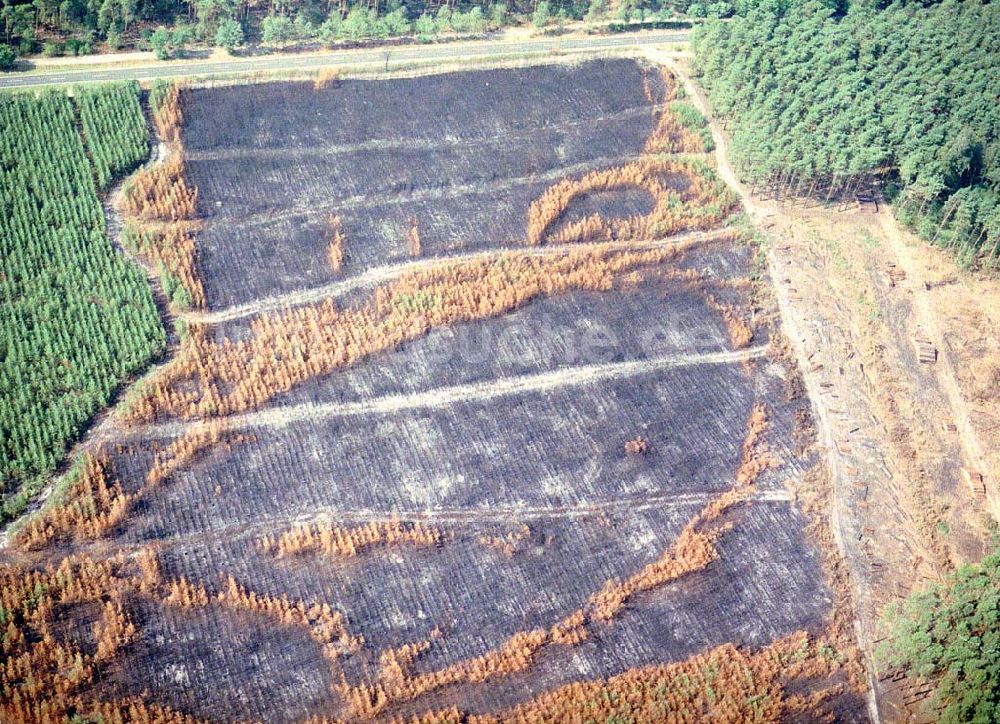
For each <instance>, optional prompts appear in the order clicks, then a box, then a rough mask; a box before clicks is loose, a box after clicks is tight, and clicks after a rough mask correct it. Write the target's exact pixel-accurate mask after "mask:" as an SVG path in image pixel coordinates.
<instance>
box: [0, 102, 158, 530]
mask: <svg viewBox="0 0 1000 724" xmlns="http://www.w3.org/2000/svg"><path fill="white" fill-rule="evenodd" d="M75 102H76V104H77V108H76V109H75V108H74V101H71V100H70V98H69V97H68V96H67V95H66V94H65V93H54V92H53V93H47V94H44V95H42V96H41V97H38V98H36V97H31V96H4V97H0V500H2V508H0V522H2V521H3V520H5V519H7V518H9V517H11V516H13V515H16V514H17V513H18V512H20V510H21V509H22V508H23V506H24V505H25V503H26V501H27V500H28V499H29V498H30V497H31V495H33V494H34V492H36V489H37V487H38V485H39V484H40V482H41V480H42V479H43V478H44V476H45V475H47V474H49V473H51V472H52V471H53V470H54V469H55V468H56V467H57V466H58V464H59V463H60V462H61V460H62V458H63V456H64V453H65V450H66V448H67V446H68V445H69V444H71V443H72V442H73V441H74V440H75V439H76V438H77V437H79V435H80V434H81V432H82V430H83V429H84V427H85V426H86V424H87V421H88V420H89V419H90V418H91V417H92V416H93V415H94V414H96V413H97V412H98V411H99V410H100V409H102V408H103V407H105V406H107V404H108V403H109V401H110V399H111V395H112V394H113V392H114V390H115V388H116V387H117V386H118V385H119V384H120V383H121V381H122V380H123V379H125V378H126V377H128V376H129V375H131V374H133V373H135V372H136V371H137V370H139V369H141V368H142V367H143V366H145V365H146V364H148V363H149V361H150V360H151V359H152V358H153V357H155V356H156V355H158V354H160V353H161V352H162V350H163V346H164V341H165V333H164V330H163V326H162V325H161V323H160V319H159V316H158V314H157V311H156V306H155V304H154V302H153V296H152V293H151V291H150V287H149V285H148V283H147V281H146V279H145V278H144V276H143V273H142V272H141V271H140V270H139V269H138V268H137V267H136V266H134V265H133V264H131V263H130V262H128V261H126V260H125V258H124V257H123V256H122V255H121V254H119V253H117V252H116V251H115V250H114V248H113V247H112V245H111V242H110V241H109V240H108V237H107V234H106V232H105V221H104V213H103V211H102V210H101V204H100V202H99V200H98V195H97V193H98V187H100V188H102V189H103V188H106V187H107V186H108V185H109V183H110V182H111V180H112V179H113V177H114V176H116V175H121V174H122V173H124V172H126V171H128V170H131V169H132V168H134V167H135V166H136V165H137V164H138V163H139V162H140V160H141V159H142V158H144V157H145V156H146V154H147V150H148V140H147V138H148V137H147V131H146V126H145V121H144V120H143V116H142V111H141V107H140V105H139V98H138V86H137V85H135V84H130V85H120V86H109V87H104V88H96V89H90V90H87V91H85V92H84V91H78V92H77V93H76V99H75ZM77 110H78V111H79V119H80V120H79V122H78V120H77ZM84 139H86V141H85V140H84ZM88 153H89V155H90V158H88ZM91 159H92V160H91Z"/></svg>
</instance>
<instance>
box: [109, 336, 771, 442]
mask: <svg viewBox="0 0 1000 724" xmlns="http://www.w3.org/2000/svg"><path fill="white" fill-rule="evenodd" d="M768 349H769V348H768V346H767V345H760V346H757V347H750V348H748V349H742V350H736V351H726V352H710V353H707V354H691V355H664V356H661V357H654V358H651V359H643V360H628V361H624V362H609V363H606V364H593V365H582V366H577V367H566V368H563V369H558V370H552V371H550V372H541V373H537V374H532V375H520V376H517V377H509V378H504V379H498V380H488V381H485V382H473V383H470V384H464V385H454V386H449V387H438V388H434V389H431V390H425V391H423V392H416V393H412V394H397V395H384V396H382V397H376V398H374V399H371V400H364V401H361V402H348V403H327V404H319V405H313V404H302V405H290V406H287V407H279V408H272V409H265V410H259V411H257V412H248V413H244V414H240V415H232V416H229V417H224V418H219V419H220V420H222V421H224V423H225V425H226V430H227V431H231V430H239V429H246V428H251V427H287V426H288V425H291V424H293V423H296V422H303V421H306V420H319V419H327V418H335V417H355V416H360V415H373V414H374V415H388V414H393V413H397V412H402V411H404V410H414V409H427V408H438V407H450V406H452V405H453V404H456V403H462V402H473V401H475V402H483V401H487V400H492V399H495V398H498V397H509V396H512V395H518V394H521V393H524V392H544V391H547V390H552V389H556V388H561V387H577V386H581V385H590V384H593V383H595V382H600V381H603V380H612V379H623V378H627V377H636V376H640V375H645V374H649V373H652V372H659V371H662V370H669V369H673V368H676V367H688V366H695V365H726V364H734V363H737V362H739V363H742V362H747V361H749V360H753V359H759V358H761V357H764V356H765V355H766V354H767V352H768ZM198 423H199V421H198V420H194V421H190V422H187V421H186V422H166V423H160V424H153V425H149V426H146V427H142V428H137V429H136V430H135V431H134V432H133V433H132V434H131V435H126V436H125V438H124V439H129V438H132V437H137V438H141V439H142V440H154V439H164V438H173V437H176V436H178V435H181V434H183V433H184V432H186V431H187V430H188V429H189V428H191V427H192V426H194V425H197V424H198Z"/></svg>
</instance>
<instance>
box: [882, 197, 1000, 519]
mask: <svg viewBox="0 0 1000 724" xmlns="http://www.w3.org/2000/svg"><path fill="white" fill-rule="evenodd" d="M879 222H880V225H881V226H882V229H883V231H885V236H886V238H887V239H888V240H889V247H890V251H891V252H892V255H893V258H894V259H895V260H896V261H897V262H898V264H899V267H900V268H901V269H902V270H903V271H904V272H906V280H904V284H906V285H907V291H908V292H909V293H910V294H911V296H912V298H913V308H914V311H915V312H916V314H915V316H916V319H917V323H918V324H919V325H920V328H921V329H922V330H923V331H924V332H925V333H926V334H927V335H928V336H929V337H930V339H931V340H932V341H933V342H934V346H935V348H936V349H937V362H936V364H935V365H934V372H935V376H936V377H937V381H938V385H939V387H940V388H941V391H942V392H943V393H944V396H945V399H946V400H947V401H948V407H949V412H951V419H952V420H953V421H954V423H955V426H956V427H957V428H958V429H957V431H956V432H957V433H958V443H959V446H960V447H961V449H962V457H963V458H964V459H965V462H966V463H967V464H969V465H970V467H972V468H973V469H975V470H976V471H977V472H979V473H981V474H982V475H983V478H984V479H985V481H986V491H987V500H988V504H989V507H990V514H991V515H992V516H993V518H994V519H998V518H1000V491H998V489H997V485H996V482H997V481H995V480H991V477H992V475H993V471H992V470H991V469H990V464H989V461H988V460H987V459H986V454H985V452H984V450H985V448H984V447H983V445H982V442H981V440H980V438H979V434H978V433H977V432H976V428H975V425H973V423H972V415H971V413H970V411H969V406H968V404H967V403H966V401H965V396H964V395H963V394H962V388H961V385H960V384H959V382H958V374H957V373H956V372H955V365H954V364H953V362H952V356H951V350H950V348H949V345H948V342H947V339H946V338H945V336H944V333H943V332H942V331H941V327H940V325H939V323H938V317H937V315H936V314H935V312H934V308H933V307H932V306H931V301H930V300H929V299H928V298H927V295H926V294H925V293H924V281H923V279H922V277H921V273H920V269H919V267H918V265H917V263H916V260H915V259H914V258H913V252H912V251H911V250H910V248H909V247H908V246H907V244H906V242H905V241H904V240H903V235H902V232H901V230H900V228H899V222H897V221H896V220H895V219H894V218H892V217H891V216H890V215H889V214H883V215H882V217H881V218H880V219H879ZM921 243H923V242H921Z"/></svg>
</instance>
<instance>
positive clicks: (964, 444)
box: [652, 53, 1000, 720]
mask: <svg viewBox="0 0 1000 724" xmlns="http://www.w3.org/2000/svg"><path fill="white" fill-rule="evenodd" d="M652 57H654V58H657V57H659V56H658V55H657V54H656V53H653V54H652ZM663 60H664V62H665V63H666V64H667V65H668V66H669V67H671V68H672V69H674V70H675V71H676V72H678V73H679V74H681V75H682V77H683V79H684V84H685V87H686V88H687V89H688V90H689V92H690V93H691V94H692V96H693V98H694V99H695V101H696V103H697V104H698V106H699V108H701V109H702V110H703V111H706V112H707V110H708V109H707V104H706V100H705V97H704V95H703V94H702V93H701V92H700V91H699V90H698V89H697V87H696V86H695V84H694V83H692V81H691V79H690V77H689V76H688V75H687V73H686V71H685V68H684V67H683V66H681V65H679V64H678V63H677V62H676V61H674V60H671V59H669V58H665V59H663ZM712 130H713V136H714V138H715V140H716V146H717V148H716V158H717V160H718V163H719V173H720V175H721V176H722V177H723V178H724V179H726V181H727V183H729V184H730V186H731V187H732V188H734V189H735V190H736V191H737V192H738V193H739V195H740V198H741V200H742V202H743V205H744V207H745V208H746V209H747V211H748V212H749V213H750V215H751V218H752V219H753V223H754V224H755V226H756V227H757V229H759V230H760V232H761V233H762V235H763V236H765V237H766V238H767V247H766V248H767V256H768V264H769V270H770V274H771V278H772V281H773V283H774V287H775V292H776V296H777V298H778V300H779V304H780V307H781V311H782V320H783V324H784V328H785V331H786V334H787V335H788V337H789V339H790V340H791V342H792V347H793V349H794V350H795V352H796V356H797V358H798V361H799V365H800V367H801V368H802V370H803V375H804V378H805V382H806V385H807V387H808V389H809V391H810V398H811V400H812V402H813V409H814V411H815V416H816V418H817V421H818V427H819V430H818V432H819V437H820V440H821V441H822V442H823V443H825V446H826V450H827V456H826V460H827V463H828V465H829V467H830V469H831V471H832V473H833V484H834V490H835V503H834V510H833V515H832V522H833V529H834V531H835V532H836V533H837V539H838V546H839V547H840V549H841V551H842V553H843V555H844V557H845V559H846V561H847V563H848V565H849V567H850V569H851V574H852V576H851V577H852V583H853V588H854V593H855V597H856V599H857V602H858V607H857V610H858V619H857V621H856V627H857V631H858V638H859V640H860V642H861V644H862V646H863V647H864V648H865V649H866V650H867V651H868V652H869V655H870V654H871V652H872V650H873V648H874V643H875V642H876V641H877V640H878V639H879V637H880V636H881V632H880V631H879V628H878V620H879V615H880V613H881V611H882V610H883V609H884V607H885V606H886V604H888V603H889V602H891V601H894V600H898V599H900V598H902V597H903V596H905V595H906V594H907V593H909V592H910V591H911V590H913V589H914V588H919V587H921V586H922V585H924V584H925V583H927V582H929V581H935V580H939V579H940V577H941V576H942V575H943V574H944V573H945V572H947V571H950V570H952V569H953V568H954V567H955V566H956V565H958V564H960V563H962V562H967V561H975V560H978V559H979V558H981V557H982V555H984V553H986V552H987V545H988V541H989V533H988V530H989V527H990V525H991V524H992V522H993V521H994V520H996V519H997V517H998V515H1000V487H998V484H1000V480H998V474H1000V385H998V383H1000V337H998V336H997V335H996V333H995V330H996V329H998V328H1000V327H998V326H997V325H998V324H1000V284H998V282H997V280H996V279H991V278H987V277H984V276H983V275H980V274H977V273H971V272H967V271H964V270H960V269H958V268H957V267H956V264H955V263H954V261H953V260H952V259H951V258H949V257H948V255H947V254H945V253H944V252H942V251H940V250H938V249H935V248H932V247H930V246H929V245H928V244H927V243H926V242H924V241H921V240H920V239H917V238H916V237H914V236H913V235H912V234H910V233H908V232H907V231H906V230H904V229H901V228H900V226H899V225H898V224H897V223H896V221H895V220H894V219H893V217H892V212H891V209H889V208H887V207H880V208H878V210H877V211H876V209H875V205H874V204H865V205H863V206H862V205H861V204H856V203H853V202H851V203H849V204H844V205H842V206H841V207H839V208H835V209H834V208H823V207H820V206H818V205H816V204H812V203H809V202H806V201H803V200H784V201H779V200H775V199H772V198H760V197H759V196H754V195H753V194H752V193H751V191H752V190H751V189H748V188H746V187H745V186H743V185H742V184H741V183H740V182H739V180H738V178H737V176H736V174H735V173H734V172H733V170H732V168H731V167H730V166H729V164H728V161H727V159H726V138H725V134H724V133H723V132H722V129H721V128H720V127H719V126H718V124H716V123H715V122H714V121H713V122H712ZM921 357H922V358H923V360H922V359H921ZM874 673H875V676H874V677H873V679H872V684H873V686H874V690H875V692H876V696H877V698H878V700H879V708H880V711H881V713H882V715H883V716H884V717H885V718H887V719H889V720H895V719H901V718H904V717H905V716H907V715H908V713H909V712H913V711H916V708H917V707H918V706H919V705H920V704H921V703H922V700H923V698H924V697H925V696H926V689H920V688H919V687H914V686H913V685H912V684H911V683H910V682H909V681H908V680H907V679H906V678H905V677H903V676H902V675H901V674H900V673H898V672H892V671H876V672H874Z"/></svg>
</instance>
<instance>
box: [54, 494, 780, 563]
mask: <svg viewBox="0 0 1000 724" xmlns="http://www.w3.org/2000/svg"><path fill="white" fill-rule="evenodd" d="M790 481H791V478H790V479H787V480H785V481H783V482H782V484H781V485H780V486H777V487H776V488H775V489H774V490H759V491H757V492H755V493H753V494H751V495H748V496H747V497H746V498H745V499H744V501H743V502H744V503H745V504H750V503H765V504H776V505H785V504H792V503H794V502H795V494H794V493H793V492H791V489H790V485H789V483H790ZM720 495H722V493H721V492H719V491H712V492H701V493H699V492H687V493H673V492H663V493H659V494H655V495H649V494H643V495H639V496H630V497H616V498H610V499H607V500H596V501H593V502H588V503H581V504H577V505H552V506H545V505H533V506H519V505H508V506H499V507H497V506H490V507H489V508H432V509H422V510H391V511H387V510H375V509H364V508H355V509H346V510H345V509H340V508H334V507H331V506H323V507H314V508H312V509H311V510H310V513H309V514H308V515H297V516H278V517H273V518H262V519H258V520H256V521H253V522H242V523H238V524H232V525H219V526H215V527H205V528H202V529H200V530H197V531H193V532H190V533H183V534H173V535H169V534H168V535H165V536H163V537H160V538H156V539H155V541H151V540H145V539H144V540H141V541H136V542H126V541H118V540H114V539H98V540H86V541H78V542H76V543H74V544H73V552H74V554H81V553H86V554H89V555H99V554H105V555H112V554H114V553H119V552H124V553H135V552H139V551H143V550H146V549H148V548H149V546H150V544H151V543H153V544H155V545H156V546H165V545H170V546H171V547H173V549H174V550H175V551H178V550H183V547H184V546H197V547H199V548H201V547H207V546H209V545H211V544H213V543H216V542H218V541H220V540H223V539H224V540H225V541H226V542H228V543H232V542H235V541H239V540H245V539H246V538H255V537H261V536H263V535H264V534H273V533H275V532H281V531H285V530H289V529H292V528H295V527H297V526H305V525H310V524H313V523H333V524H338V525H339V524H349V525H366V524H368V523H393V522H400V523H415V522H419V523H430V524H434V525H441V526H455V527H460V526H468V527H469V528H471V529H472V530H473V531H475V529H476V526H480V525H484V526H491V527H495V526H497V525H501V526H504V525H516V524H519V523H523V522H526V521H535V522H537V521H565V520H584V519H587V518H594V517H598V516H604V515H607V514H609V513H626V512H641V511H646V510H654V509H661V510H662V509H664V508H671V507H684V506H692V507H694V506H701V507H704V506H706V505H708V504H709V503H711V502H712V501H714V500H717V499H718V498H719V496H720ZM456 537H460V536H456Z"/></svg>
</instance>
